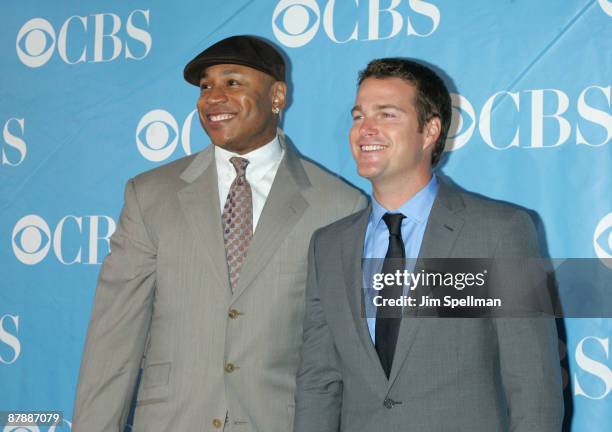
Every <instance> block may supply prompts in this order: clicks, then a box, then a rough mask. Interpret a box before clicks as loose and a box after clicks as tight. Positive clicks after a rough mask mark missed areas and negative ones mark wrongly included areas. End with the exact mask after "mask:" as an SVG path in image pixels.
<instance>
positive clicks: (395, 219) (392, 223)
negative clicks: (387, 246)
mask: <svg viewBox="0 0 612 432" xmlns="http://www.w3.org/2000/svg"><path fill="white" fill-rule="evenodd" d="M405 217H406V216H404V215H403V214H401V213H385V214H384V215H383V217H382V218H383V220H384V221H385V223H386V224H387V228H388V229H389V235H392V236H399V237H400V238H401V236H402V219H404V218H405Z"/></svg>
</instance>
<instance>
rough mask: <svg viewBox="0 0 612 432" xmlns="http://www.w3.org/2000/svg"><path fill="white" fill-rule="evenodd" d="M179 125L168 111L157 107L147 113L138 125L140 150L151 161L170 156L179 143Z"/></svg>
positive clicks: (137, 141) (137, 135) (137, 138)
mask: <svg viewBox="0 0 612 432" xmlns="http://www.w3.org/2000/svg"><path fill="white" fill-rule="evenodd" d="M178 133H179V127H178V123H177V122H176V119H175V118H174V117H173V116H172V114H170V113H169V112H168V111H164V110H161V109H156V110H153V111H150V112H148V113H146V114H145V115H144V116H143V117H142V118H141V119H140V122H138V126H137V127H136V145H137V147H138V151H140V153H141V154H142V155H143V156H144V157H145V158H146V159H148V160H150V161H151V162H161V161H163V160H166V159H168V158H169V157H170V155H171V154H172V153H173V152H174V149H175V148H176V144H177V143H178Z"/></svg>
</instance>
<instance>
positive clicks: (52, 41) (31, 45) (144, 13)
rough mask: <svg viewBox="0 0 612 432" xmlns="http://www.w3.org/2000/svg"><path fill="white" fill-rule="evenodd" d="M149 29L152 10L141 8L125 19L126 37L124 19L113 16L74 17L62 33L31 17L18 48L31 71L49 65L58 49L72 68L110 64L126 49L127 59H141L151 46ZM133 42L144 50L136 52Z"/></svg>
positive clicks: (22, 31)
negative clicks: (85, 64)
mask: <svg viewBox="0 0 612 432" xmlns="http://www.w3.org/2000/svg"><path fill="white" fill-rule="evenodd" d="M139 24H140V26H139ZM148 26H149V11H148V10H140V9H137V10H134V11H132V12H131V13H130V14H129V15H128V17H127V18H126V20H125V33H126V34H125V35H124V34H121V33H120V30H121V27H122V20H121V18H120V17H119V16H118V15H116V14H113V13H99V14H92V15H88V16H87V15H86V16H78V15H74V16H71V17H69V18H68V19H67V20H66V21H65V22H64V23H63V24H62V26H61V27H60V30H59V33H56V31H55V29H54V28H53V26H52V25H51V23H50V22H49V21H47V20H46V19H44V18H32V19H31V20H29V21H28V22H26V23H25V24H24V25H23V26H22V27H21V29H20V30H19V32H18V33H17V40H16V42H15V48H16V50H17V56H18V57H19V60H21V62H22V63H23V64H24V65H26V66H28V67H31V68H37V67H41V66H43V65H44V64H46V63H47V62H48V61H49V59H51V57H52V56H53V53H54V52H55V48H56V46H57V52H58V54H59V56H60V58H61V59H62V60H63V61H64V62H65V63H67V64H70V65H74V64H77V63H85V62H90V63H100V62H109V61H112V60H115V59H116V58H118V57H119V55H120V54H121V51H122V50H123V49H124V48H125V55H124V56H125V58H126V59H132V60H142V59H143V58H145V57H146V56H147V55H148V54H149V51H150V50H151V45H152V38H151V34H150V33H149V32H148V31H147V29H146V28H147V27H148ZM133 41H137V42H139V43H140V44H142V45H143V47H144V49H142V48H140V49H137V50H134V43H133Z"/></svg>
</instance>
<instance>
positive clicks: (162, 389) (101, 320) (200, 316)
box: [73, 136, 366, 432]
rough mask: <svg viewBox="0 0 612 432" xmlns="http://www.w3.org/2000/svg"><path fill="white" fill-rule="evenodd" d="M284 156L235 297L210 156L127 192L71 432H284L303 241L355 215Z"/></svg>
mask: <svg viewBox="0 0 612 432" xmlns="http://www.w3.org/2000/svg"><path fill="white" fill-rule="evenodd" d="M281 145H283V146H284V147H285V148H286V152H285V156H284V158H283V160H282V162H281V164H280V166H279V169H278V172H277V174H276V177H275V179H274V183H273V185H272V189H271V191H270V194H269V196H268V199H267V201H266V204H265V207H264V209H263V212H262V215H261V217H260V220H259V223H258V226H257V229H256V231H255V234H254V237H253V240H252V243H251V246H250V249H249V251H248V257H247V259H246V261H245V263H244V266H243V267H242V271H241V277H240V281H239V284H238V286H237V289H236V290H235V292H233V293H232V291H231V289H230V285H229V280H228V274H227V265H226V260H225V249H224V245H223V237H222V231H221V214H220V204H219V197H218V186H217V174H216V166H215V163H214V151H213V147H212V146H210V147H208V148H207V149H205V150H204V151H202V152H201V153H199V154H197V155H194V156H189V157H186V158H183V159H180V160H177V161H175V162H173V163H170V164H168V165H165V166H162V167H160V168H157V169H154V170H152V171H150V172H147V173H144V174H141V175H139V176H137V177H136V178H134V179H133V180H131V181H130V182H129V183H128V185H127V188H126V192H125V205H124V208H123V210H122V213H121V216H120V219H119V223H118V226H117V230H116V231H115V233H114V235H113V236H112V239H111V251H112V252H111V253H110V254H109V255H108V256H107V258H106V259H105V261H104V265H103V267H102V270H101V272H100V278H99V283H98V287H97V290H96V297H95V303H94V307H93V313H92V317H91V321H90V324H89V329H88V333H87V342H86V345H85V352H84V355H83V359H82V364H81V371H80V378H79V384H78V389H77V395H76V401H75V413H74V418H73V422H74V425H73V431H74V432H98V431H99V432H121V431H123V428H124V425H125V422H126V418H127V415H128V410H129V406H130V398H131V396H132V393H133V390H134V386H135V383H136V377H137V375H138V370H139V367H140V366H141V365H142V367H143V368H144V371H143V375H142V379H141V382H140V386H139V390H138V401H137V406H136V412H135V421H134V429H133V430H134V431H143V432H145V431H146V432H156V431H160V432H161V431H167V432H169V431H190V432H191V431H208V430H220V429H221V428H224V430H229V431H250V432H253V431H260V432H287V431H288V430H291V428H292V424H293V413H294V391H295V375H296V372H297V366H298V361H299V349H300V345H301V341H302V323H303V315H304V296H305V294H304V291H305V283H306V265H307V251H308V242H309V240H310V237H311V235H312V233H313V232H314V231H315V230H316V229H317V228H319V227H321V226H324V225H326V224H329V223H331V222H333V221H334V220H337V219H339V218H341V217H344V216H346V215H348V214H350V213H352V212H353V211H357V210H360V209H362V208H364V207H365V205H366V198H365V197H364V196H363V194H361V193H359V192H358V191H357V190H356V189H354V188H352V187H349V186H348V185H347V184H345V183H344V182H342V181H340V180H339V179H338V178H337V177H335V176H333V175H331V174H329V173H327V172H325V171H323V170H322V169H320V168H319V167H317V166H316V165H314V164H312V163H311V162H308V161H307V160H305V159H302V158H301V157H300V156H299V155H298V154H297V153H296V152H295V150H294V149H293V148H292V147H291V146H290V145H287V144H285V143H284V140H282V136H281Z"/></svg>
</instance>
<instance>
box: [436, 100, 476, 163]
mask: <svg viewBox="0 0 612 432" xmlns="http://www.w3.org/2000/svg"><path fill="white" fill-rule="evenodd" d="M451 102H452V105H453V107H452V118H451V124H450V127H449V130H448V138H447V141H446V146H445V147H444V151H449V152H450V151H454V150H458V149H460V148H461V147H463V146H464V145H466V144H467V143H468V141H469V140H470V138H472V134H473V133H474V128H475V127H476V111H475V110H474V107H473V106H472V104H471V103H470V101H469V100H467V99H466V98H465V97H464V96H461V95H460V94H457V93H451Z"/></svg>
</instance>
